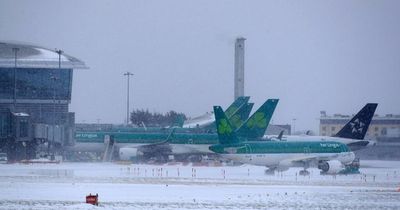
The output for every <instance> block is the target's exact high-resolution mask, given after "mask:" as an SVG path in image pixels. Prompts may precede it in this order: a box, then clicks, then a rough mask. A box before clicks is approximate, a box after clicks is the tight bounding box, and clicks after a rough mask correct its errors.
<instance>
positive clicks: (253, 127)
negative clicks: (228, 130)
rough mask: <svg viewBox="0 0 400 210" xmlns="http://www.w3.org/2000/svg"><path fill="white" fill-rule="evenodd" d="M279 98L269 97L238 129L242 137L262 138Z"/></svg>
mask: <svg viewBox="0 0 400 210" xmlns="http://www.w3.org/2000/svg"><path fill="white" fill-rule="evenodd" d="M278 101H279V99H268V100H267V101H266V102H265V103H264V104H263V105H262V106H261V107H260V108H259V109H258V110H257V111H256V112H254V114H253V115H251V117H250V118H249V119H247V120H246V122H245V123H244V124H243V125H242V126H240V128H239V129H238V130H237V134H238V136H240V137H244V138H248V139H257V138H261V137H262V136H263V135H264V133H265V131H266V130H267V127H268V125H269V122H270V121H271V118H272V114H273V113H274V111H275V108H276V105H277V104H278Z"/></svg>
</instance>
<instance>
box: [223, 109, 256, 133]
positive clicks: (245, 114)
mask: <svg viewBox="0 0 400 210" xmlns="http://www.w3.org/2000/svg"><path fill="white" fill-rule="evenodd" d="M253 106H254V103H246V104H243V106H241V107H240V108H239V109H238V110H237V111H236V112H235V113H234V114H233V115H232V116H231V117H229V122H230V123H231V125H232V128H233V130H236V129H238V128H239V127H240V126H241V125H242V124H243V123H244V122H245V121H246V120H247V118H249V115H250V112H251V109H252V108H253Z"/></svg>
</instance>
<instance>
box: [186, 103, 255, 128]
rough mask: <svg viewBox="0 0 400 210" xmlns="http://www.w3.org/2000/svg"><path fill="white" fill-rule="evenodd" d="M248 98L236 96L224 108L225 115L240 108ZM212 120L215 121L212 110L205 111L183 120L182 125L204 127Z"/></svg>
mask: <svg viewBox="0 0 400 210" xmlns="http://www.w3.org/2000/svg"><path fill="white" fill-rule="evenodd" d="M249 99H250V97H248V96H241V97H238V98H237V99H236V100H235V101H234V102H233V103H232V104H231V105H230V106H229V107H228V108H227V109H226V111H225V114H226V116H228V118H230V117H231V116H232V115H233V114H234V113H235V112H236V111H237V110H238V109H240V108H241V107H242V106H243V105H245V104H247V102H248V101H249ZM250 111H251V110H250ZM249 114H250V113H249ZM247 117H248V116H247ZM247 117H246V118H247ZM214 122H215V118H214V114H213V113H212V112H207V113H205V114H204V115H202V116H199V117H195V118H193V119H190V120H187V121H185V122H184V123H183V125H182V127H183V128H204V127H206V126H209V125H211V124H213V123H214Z"/></svg>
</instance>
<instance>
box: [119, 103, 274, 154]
mask: <svg viewBox="0 0 400 210" xmlns="http://www.w3.org/2000/svg"><path fill="white" fill-rule="evenodd" d="M278 102H279V99H268V100H267V101H265V103H264V104H263V105H261V106H260V108H258V110H257V111H256V112H254V113H253V114H252V116H250V117H249V118H248V119H247V120H246V121H245V122H244V123H242V124H241V125H240V126H237V125H236V126H232V129H235V130H237V131H238V133H239V136H241V137H246V138H249V137H250V136H254V137H262V136H263V134H264V133H265V131H266V130H267V127H268V124H269V122H270V120H271V118H272V114H273V112H274V110H275V108H276V105H277V104H278ZM251 107H252V105H251V106H245V107H244V108H245V110H243V111H244V115H246V114H248V113H247V112H250V110H249V109H251ZM241 110H242V109H238V110H237V111H236V112H235V113H234V114H233V115H232V116H231V118H228V117H227V120H229V121H231V119H233V120H232V122H234V123H235V124H237V123H240V122H241V121H242V118H241V117H240V115H243V112H240V111H241ZM225 113H226V111H225ZM225 113H224V114H225ZM225 116H226V115H225ZM260 117H262V118H263V119H260ZM237 127H238V128H237ZM183 135H184V136H183ZM183 135H182V134H173V135H171V138H169V141H166V142H165V143H164V144H160V143H156V144H154V146H152V145H146V146H143V149H142V148H139V150H137V149H133V148H132V147H124V148H121V149H120V158H121V159H127V158H128V159H130V157H132V156H133V155H135V153H136V154H137V152H138V151H139V154H140V155H143V154H144V153H147V154H151V153H153V154H156V153H160V151H158V150H159V149H160V148H162V151H161V152H162V153H163V154H168V155H170V154H171V155H172V154H174V155H177V154H191V155H196V154H212V153H213V152H212V151H210V150H209V146H210V145H212V144H216V143H217V142H218V136H217V135H215V134H212V135H209V134H183ZM202 138H203V139H202ZM166 148H167V149H166Z"/></svg>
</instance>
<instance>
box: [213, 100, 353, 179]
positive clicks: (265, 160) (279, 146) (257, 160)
mask: <svg viewBox="0 0 400 210" xmlns="http://www.w3.org/2000/svg"><path fill="white" fill-rule="evenodd" d="M214 114H215V119H216V125H217V133H218V138H219V144H215V145H212V146H210V147H209V149H210V150H211V151H213V152H215V153H218V154H220V155H221V156H222V157H224V158H227V159H231V160H234V161H237V162H241V163H248V164H253V165H260V166H266V167H268V170H267V171H266V172H273V171H275V170H286V169H288V168H289V167H294V166H297V167H299V166H300V167H304V169H307V168H308V167H311V166H318V167H319V168H320V169H322V170H323V171H324V172H327V173H335V172H338V171H339V170H341V169H342V168H343V165H345V164H350V163H351V162H352V161H353V160H354V158H355V155H354V153H353V152H351V150H350V149H349V148H348V147H347V145H346V144H343V143H340V142H335V141H260V140H259V139H258V140H257V139H251V138H250V139H249V138H248V137H245V138H241V137H239V136H238V135H237V134H238V133H237V132H235V131H234V130H233V128H232V126H231V124H230V122H229V120H228V119H227V117H226V115H225V114H224V112H223V111H222V109H221V107H219V106H215V107H214ZM265 120H267V119H266V118H265V117H263V116H260V117H258V118H257V120H256V121H254V123H257V122H263V121H265ZM250 133H251V132H250ZM251 136H252V134H249V137H251ZM302 172H305V170H304V171H302Z"/></svg>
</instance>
